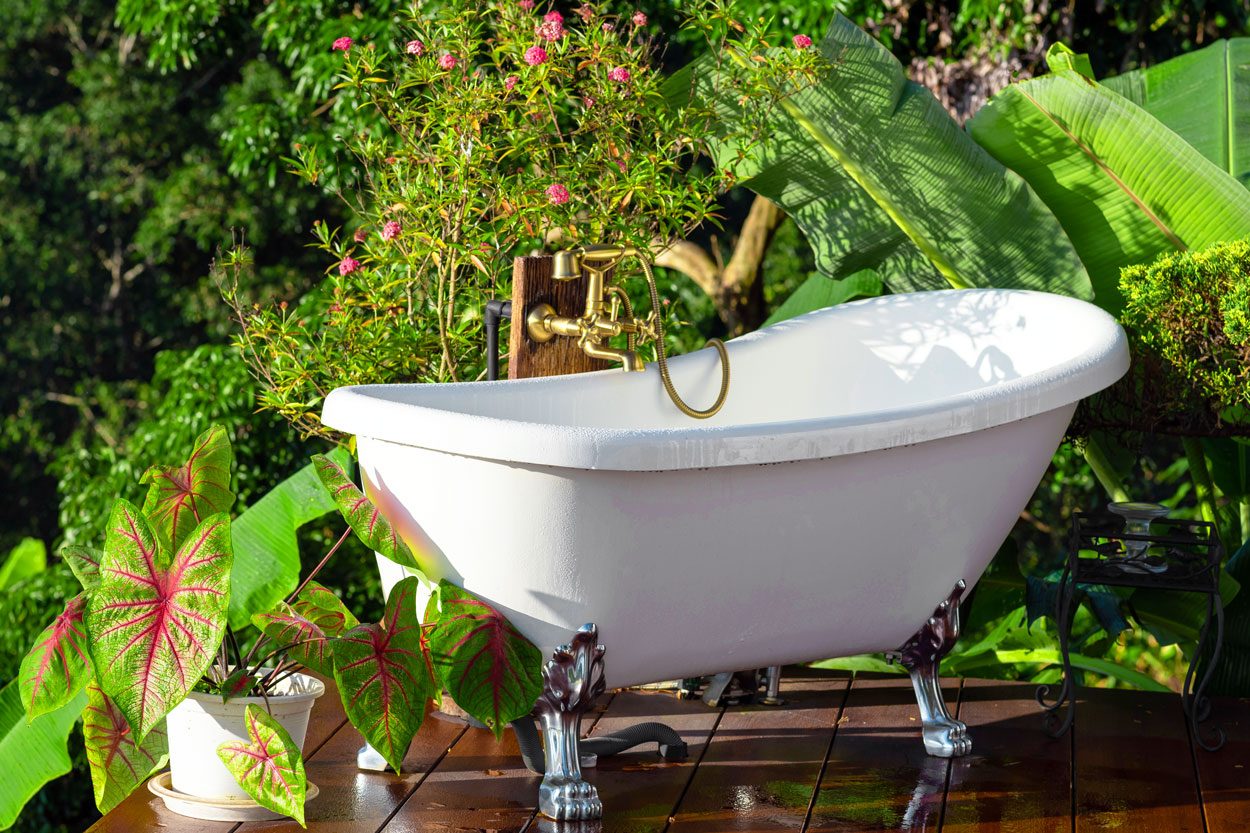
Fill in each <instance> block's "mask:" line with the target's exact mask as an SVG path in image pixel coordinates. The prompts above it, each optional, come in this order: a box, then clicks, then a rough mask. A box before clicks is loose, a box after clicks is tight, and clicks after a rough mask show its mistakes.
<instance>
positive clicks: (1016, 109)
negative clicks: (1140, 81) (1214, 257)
mask: <svg viewBox="0 0 1250 833" xmlns="http://www.w3.org/2000/svg"><path fill="white" fill-rule="evenodd" d="M1047 61H1048V62H1049V65H1050V70H1051V71H1050V73H1049V74H1048V75H1046V76H1043V77H1041V78H1035V79H1033V80H1030V81H1024V82H1020V83H1017V84H1012V85H1011V86H1010V87H1008V88H1006V89H1005V90H1003V91H1002V92H1000V93H999V94H998V95H997V96H995V97H994V98H993V99H992V100H991V101H990V102H989V103H988V104H986V105H985V106H984V107H983V108H981V110H980V111H979V112H978V113H977V114H976V116H974V117H973V119H972V121H971V122H969V125H968V127H969V130H970V132H971V134H972V137H973V138H974V139H975V140H976V141H977V142H979V143H980V144H981V145H982V146H983V147H984V148H985V149H986V150H988V151H989V152H990V153H991V154H992V155H993V156H994V158H996V159H997V160H998V161H1000V162H1002V163H1003V164H1004V165H1006V166H1007V167H1009V168H1011V169H1012V170H1014V171H1016V172H1017V173H1019V174H1020V175H1021V176H1023V177H1024V178H1025V179H1026V180H1027V181H1028V182H1029V184H1030V185H1032V186H1033V190H1034V191H1036V192H1037V194H1038V196H1040V197H1041V198H1042V199H1043V200H1044V201H1045V202H1046V204H1047V205H1048V206H1050V209H1051V210H1052V211H1053V212H1054V213H1055V215H1056V216H1057V217H1058V218H1059V221H1060V222H1061V223H1062V224H1063V228H1064V229H1065V230H1066V231H1067V234H1068V237H1069V238H1070V239H1071V241H1072V243H1073V245H1075V246H1076V250H1077V251H1078V252H1079V253H1080V256H1081V260H1082V261H1084V263H1085V267H1086V269H1088V270H1089V275H1090V278H1091V279H1092V280H1093V283H1094V291H1095V297H1096V300H1097V302H1098V303H1099V305H1100V306H1102V307H1103V308H1104V309H1106V310H1108V311H1109V312H1112V313H1118V312H1119V311H1120V309H1121V308H1122V307H1123V299H1122V297H1121V296H1120V291H1119V275H1120V269H1121V268H1122V267H1124V266H1128V265H1130V264H1135V263H1146V262H1149V261H1151V260H1153V259H1154V258H1155V257H1156V256H1158V255H1159V254H1161V253H1163V252H1166V251H1172V250H1176V249H1187V248H1188V249H1200V248H1203V247H1205V246H1208V245H1210V244H1212V243H1216V242H1219V241H1223V240H1233V239H1237V238H1241V237H1245V236H1247V235H1250V191H1247V190H1246V189H1245V188H1244V187H1242V185H1241V183H1239V182H1238V181H1237V180H1236V179H1234V178H1233V177H1232V176H1231V175H1230V174H1229V173H1228V172H1227V171H1225V170H1223V169H1222V168H1221V167H1220V166H1219V165H1217V164H1215V163H1214V162H1211V161H1210V160H1208V159H1207V158H1205V157H1204V156H1203V155H1202V153H1200V152H1199V151H1198V150H1196V149H1195V148H1194V147H1193V146H1192V145H1190V144H1189V143H1188V142H1186V141H1185V140H1184V139H1182V138H1181V137H1180V136H1178V135H1177V134H1176V133H1174V132H1173V131H1172V130H1170V129H1169V128H1168V127H1167V126H1166V125H1165V124H1163V122H1161V121H1159V120H1158V119H1157V118H1155V117H1154V116H1152V115H1151V114H1150V113H1148V112H1147V111H1146V110H1143V109H1142V108H1141V107H1138V106H1137V105H1136V104H1134V103H1133V102H1132V101H1130V100H1129V99H1127V98H1125V97H1124V96H1122V95H1119V94H1118V93H1115V92H1113V91H1111V90H1110V89H1108V88H1106V87H1104V86H1102V85H1101V84H1098V83H1097V82H1095V81H1094V80H1093V79H1092V78H1091V77H1090V76H1089V72H1088V62H1087V61H1082V60H1080V56H1075V55H1073V53H1072V52H1071V51H1070V50H1068V49H1067V48H1066V47H1064V46H1063V45H1062V44H1056V45H1055V46H1053V47H1051V50H1050V52H1048V53H1047Z"/></svg>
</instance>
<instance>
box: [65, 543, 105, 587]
mask: <svg viewBox="0 0 1250 833" xmlns="http://www.w3.org/2000/svg"><path fill="white" fill-rule="evenodd" d="M61 558H63V559H64V560H65V563H66V564H68V565H69V569H70V571H71V572H73V574H74V577H75V578H77V579H78V583H79V584H81V585H82V589H83V590H90V589H92V588H93V587H95V586H96V585H97V584H99V583H100V560H101V559H102V558H104V553H102V552H101V551H100V550H97V549H92V548H91V547H78V546H68V547H61Z"/></svg>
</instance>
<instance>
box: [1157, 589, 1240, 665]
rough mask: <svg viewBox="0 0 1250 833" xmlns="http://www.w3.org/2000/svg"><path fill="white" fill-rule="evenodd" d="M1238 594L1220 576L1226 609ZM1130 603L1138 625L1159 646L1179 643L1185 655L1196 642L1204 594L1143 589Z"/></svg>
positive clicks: (1202, 617)
mask: <svg viewBox="0 0 1250 833" xmlns="http://www.w3.org/2000/svg"><path fill="white" fill-rule="evenodd" d="M1240 591H1241V584H1240V583H1239V582H1238V581H1237V579H1235V578H1233V577H1232V576H1230V575H1229V574H1228V573H1227V572H1221V573H1220V598H1221V599H1222V600H1223V602H1224V607H1225V608H1226V609H1227V608H1228V606H1229V604H1230V603H1231V602H1232V601H1233V599H1234V598H1236V597H1237V595H1238V594H1239V592H1240ZM1132 601H1133V611H1134V613H1135V614H1136V616H1137V619H1138V621H1140V622H1141V623H1142V627H1144V628H1146V629H1147V630H1149V631H1150V633H1152V634H1153V635H1154V637H1155V639H1157V640H1158V641H1159V644H1160V645H1173V644H1176V643H1182V644H1183V645H1184V646H1185V650H1186V651H1188V650H1190V649H1191V648H1192V646H1193V645H1194V644H1196V643H1197V642H1198V634H1199V632H1200V631H1201V630H1202V623H1203V622H1205V621H1206V620H1207V596H1206V595H1205V594H1203V593H1177V592H1175V591H1168V590H1158V589H1152V588H1148V587H1143V588H1139V589H1137V590H1135V591H1133V600H1132Z"/></svg>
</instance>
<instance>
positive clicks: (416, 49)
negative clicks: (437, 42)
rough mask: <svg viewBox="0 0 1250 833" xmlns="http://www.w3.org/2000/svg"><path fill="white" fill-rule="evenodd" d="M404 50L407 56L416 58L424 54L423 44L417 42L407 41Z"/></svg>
mask: <svg viewBox="0 0 1250 833" xmlns="http://www.w3.org/2000/svg"><path fill="white" fill-rule="evenodd" d="M404 48H405V49H406V50H408V54H409V55H416V56H417V57H418V58H420V57H421V56H422V55H424V54H425V44H423V43H422V42H421V41H419V40H410V41H408V45H407V46H406V47H404Z"/></svg>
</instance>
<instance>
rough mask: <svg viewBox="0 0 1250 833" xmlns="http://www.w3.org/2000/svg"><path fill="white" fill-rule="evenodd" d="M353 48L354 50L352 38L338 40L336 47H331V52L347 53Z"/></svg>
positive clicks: (335, 43)
mask: <svg viewBox="0 0 1250 833" xmlns="http://www.w3.org/2000/svg"><path fill="white" fill-rule="evenodd" d="M351 48H352V39H351V38H339V39H338V40H336V41H335V42H334V45H333V46H331V47H330V51H331V52H334V51H342V52H346V51H347V50H349V49H351Z"/></svg>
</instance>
